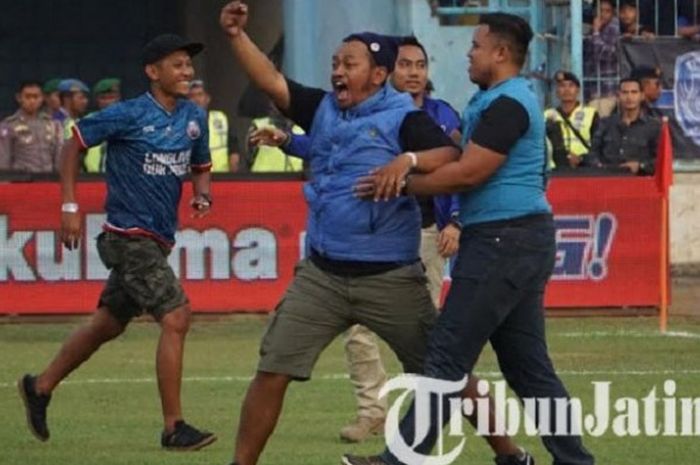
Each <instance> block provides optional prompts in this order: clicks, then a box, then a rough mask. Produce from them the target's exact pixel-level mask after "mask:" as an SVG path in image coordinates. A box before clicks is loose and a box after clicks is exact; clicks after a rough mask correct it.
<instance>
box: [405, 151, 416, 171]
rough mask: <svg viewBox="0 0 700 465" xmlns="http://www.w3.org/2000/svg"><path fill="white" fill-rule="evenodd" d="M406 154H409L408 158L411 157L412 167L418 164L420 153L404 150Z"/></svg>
mask: <svg viewBox="0 0 700 465" xmlns="http://www.w3.org/2000/svg"><path fill="white" fill-rule="evenodd" d="M404 155H408V158H410V159H411V168H415V167H416V166H418V155H416V154H415V153H413V152H404Z"/></svg>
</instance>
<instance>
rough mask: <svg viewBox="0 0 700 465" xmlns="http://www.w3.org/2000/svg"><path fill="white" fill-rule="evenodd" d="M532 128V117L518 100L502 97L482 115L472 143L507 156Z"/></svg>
mask: <svg viewBox="0 0 700 465" xmlns="http://www.w3.org/2000/svg"><path fill="white" fill-rule="evenodd" d="M529 127H530V117H529V116H528V114H527V110H525V107H523V105H522V104H521V103H520V102H518V101H517V100H515V99H513V98H510V97H506V96H500V97H498V98H497V99H496V100H494V101H493V102H491V105H489V106H488V108H486V110H484V111H483V112H482V113H481V118H480V119H479V123H478V124H477V126H476V128H475V129H474V132H473V133H472V136H471V141H472V142H474V143H475V144H477V145H480V146H482V147H485V148H487V149H489V150H493V151H494V152H498V153H501V154H503V155H507V154H508V152H510V149H512V148H513V146H514V145H515V144H516V143H517V142H518V139H520V138H521V137H522V136H523V135H524V134H525V133H526V132H527V130H528V128H529Z"/></svg>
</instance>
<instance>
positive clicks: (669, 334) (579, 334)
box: [552, 329, 700, 339]
mask: <svg viewBox="0 0 700 465" xmlns="http://www.w3.org/2000/svg"><path fill="white" fill-rule="evenodd" d="M552 337H643V338H647V337H672V338H673V337H677V338H683V339H700V334H697V333H691V332H688V331H668V332H666V333H660V332H654V331H629V330H624V329H623V330H620V331H576V332H568V333H557V334H553V335H552Z"/></svg>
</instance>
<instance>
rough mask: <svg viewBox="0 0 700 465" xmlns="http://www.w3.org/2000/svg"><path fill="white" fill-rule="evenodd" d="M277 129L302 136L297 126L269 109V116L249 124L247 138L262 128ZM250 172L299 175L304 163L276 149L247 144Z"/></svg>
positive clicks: (302, 132)
mask: <svg viewBox="0 0 700 465" xmlns="http://www.w3.org/2000/svg"><path fill="white" fill-rule="evenodd" d="M270 127H273V128H277V129H281V130H283V131H285V132H291V133H292V134H304V130H303V129H301V128H300V127H299V126H297V125H295V124H292V123H290V122H288V121H287V120H286V119H285V118H284V117H283V116H282V115H280V114H279V112H278V111H277V109H275V108H274V107H272V108H271V109H270V116H266V117H264V118H256V119H254V120H253V121H252V122H251V123H250V128H249V129H248V136H249V137H250V134H252V133H253V132H254V131H256V130H258V129H263V128H270ZM248 153H249V154H250V160H249V163H250V171H251V172H252V173H299V172H301V171H303V170H304V162H303V161H302V160H301V159H300V158H296V157H292V156H289V155H287V154H286V153H284V152H283V151H282V150H281V149H279V148H277V147H271V146H268V145H260V146H257V147H253V146H251V145H250V144H249V146H248Z"/></svg>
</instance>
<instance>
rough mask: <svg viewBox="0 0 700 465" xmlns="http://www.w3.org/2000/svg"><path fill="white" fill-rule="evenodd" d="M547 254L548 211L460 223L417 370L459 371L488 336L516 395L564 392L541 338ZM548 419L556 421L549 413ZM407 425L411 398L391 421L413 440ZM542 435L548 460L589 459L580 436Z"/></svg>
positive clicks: (452, 375)
mask: <svg viewBox="0 0 700 465" xmlns="http://www.w3.org/2000/svg"><path fill="white" fill-rule="evenodd" d="M554 258H555V240H554V226H553V221H552V217H551V215H532V216H528V217H523V218H518V219H514V220H507V221H497V222H492V223H485V224H481V225H476V226H471V227H468V228H465V230H464V231H463V232H462V237H461V240H460V248H459V251H458V255H457V262H456V263H455V266H454V269H453V270H452V286H451V288H450V292H449V294H448V296H447V300H446V302H445V305H444V307H443V311H442V313H441V314H440V316H439V318H438V320H437V323H436V325H435V327H434V328H433V331H432V332H431V334H430V338H429V342H428V353H427V356H426V362H425V369H424V375H425V376H427V377H431V378H437V379H442V380H447V381H457V380H460V379H462V378H464V376H465V374H471V372H472V370H473V369H474V365H475V364H476V362H477V360H478V358H479V355H480V354H481V351H482V350H483V347H484V345H485V344H486V343H487V342H489V341H490V342H491V345H492V347H493V349H494V351H495V352H496V355H497V357H498V363H499V366H500V369H501V371H502V373H503V376H504V377H505V379H506V381H507V382H508V384H509V385H510V387H511V388H512V389H513V391H515V393H516V394H517V395H518V397H520V398H521V399H522V398H533V397H534V398H550V399H555V398H569V394H568V393H567V391H566V388H565V387H564V385H563V383H562V382H561V380H560V379H559V377H558V376H557V374H556V373H555V371H554V367H553V365H552V362H551V360H550V358H549V354H548V352H547V343H546V340H545V322H544V310H543V297H544V289H545V285H546V283H547V281H548V280H549V277H550V275H551V273H552V269H553V266H554ZM458 395H459V393H455V394H454V395H453V397H454V396H458ZM433 397H435V396H433ZM448 402H449V396H444V398H443V405H442V408H443V425H444V424H446V423H447V422H448V421H449V418H450V413H449V409H448V408H447V405H448ZM436 403H437V400H436V399H433V404H434V405H432V406H431V409H430V412H431V415H430V418H431V420H430V421H431V424H430V425H429V427H428V434H427V436H426V438H425V440H424V441H423V442H422V443H420V444H419V445H418V446H417V447H416V448H415V449H414V450H415V451H416V452H418V453H421V454H428V453H430V451H431V450H432V448H433V446H434V445H435V442H436V440H437V433H438V430H439V429H441V428H442V426H443V425H440V424H438V416H437V410H438V409H437V405H436ZM551 406H552V407H553V402H552V405H551ZM550 411H553V408H551V409H550ZM567 416H569V415H568V414H567ZM551 421H552V425H556V418H555V415H552V420H551ZM567 423H568V421H567ZM415 428H416V425H415V405H412V406H411V408H410V409H409V410H408V412H407V413H406V415H405V416H404V418H403V419H402V420H401V423H400V426H399V431H400V433H401V435H402V436H403V438H404V442H405V443H406V444H413V438H414V436H415ZM552 431H554V427H553V426H552ZM387 440H390V438H387ZM542 441H543V443H544V445H545V447H546V448H547V450H548V451H549V452H550V454H551V455H552V457H553V458H554V461H553V463H554V465H564V464H566V465H592V464H593V463H594V459H593V456H592V455H591V454H590V453H588V451H587V450H586V449H585V448H584V447H583V444H582V441H581V438H580V436H543V437H542ZM382 458H383V459H384V460H385V461H386V462H387V463H389V464H392V465H398V464H400V463H401V462H400V461H399V460H398V459H397V458H396V457H395V456H394V455H393V454H391V452H390V451H389V450H387V451H385V452H384V454H383V455H382Z"/></svg>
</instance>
